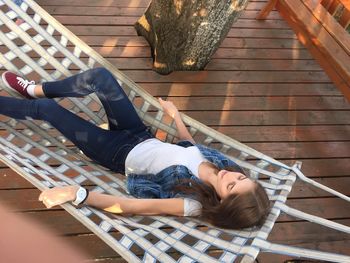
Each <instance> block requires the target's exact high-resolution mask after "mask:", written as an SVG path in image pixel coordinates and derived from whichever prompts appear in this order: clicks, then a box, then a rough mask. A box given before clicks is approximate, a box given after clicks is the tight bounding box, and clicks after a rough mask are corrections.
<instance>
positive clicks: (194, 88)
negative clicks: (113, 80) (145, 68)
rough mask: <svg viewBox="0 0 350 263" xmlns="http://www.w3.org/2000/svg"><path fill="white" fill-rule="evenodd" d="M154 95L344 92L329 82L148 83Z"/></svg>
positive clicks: (304, 94) (255, 94)
mask: <svg viewBox="0 0 350 263" xmlns="http://www.w3.org/2000/svg"><path fill="white" fill-rule="evenodd" d="M139 84H140V85H141V87H142V88H144V89H145V90H146V91H148V92H149V93H151V94H152V95H153V96H156V97H159V96H170V97H176V96H180V97H187V96H213V97H215V96H342V95H341V93H340V92H339V91H338V89H336V88H335V87H334V85H333V84H330V83H308V84H307V85H305V84H303V83H215V84H208V83H186V82H182V83H145V82H139Z"/></svg>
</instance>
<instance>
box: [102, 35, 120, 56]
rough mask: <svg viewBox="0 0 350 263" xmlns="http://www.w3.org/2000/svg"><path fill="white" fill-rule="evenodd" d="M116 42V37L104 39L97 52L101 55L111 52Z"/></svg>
mask: <svg viewBox="0 0 350 263" xmlns="http://www.w3.org/2000/svg"><path fill="white" fill-rule="evenodd" d="M117 43H118V39H117V38H114V39H111V38H110V39H106V40H105V41H104V43H103V45H102V47H101V48H100V50H99V52H100V53H101V54H103V55H109V54H111V53H112V52H113V49H114V48H115V47H116V45H117Z"/></svg>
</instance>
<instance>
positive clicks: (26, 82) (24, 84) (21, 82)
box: [16, 77, 35, 89]
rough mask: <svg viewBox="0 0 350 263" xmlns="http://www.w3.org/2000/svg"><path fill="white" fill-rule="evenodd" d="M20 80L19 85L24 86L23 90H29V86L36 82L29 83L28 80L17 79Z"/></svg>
mask: <svg viewBox="0 0 350 263" xmlns="http://www.w3.org/2000/svg"><path fill="white" fill-rule="evenodd" d="M16 79H17V80H18V85H20V86H22V87H23V89H25V88H27V87H28V85H31V84H35V81H34V80H31V81H28V80H27V79H23V78H21V77H17V78H16Z"/></svg>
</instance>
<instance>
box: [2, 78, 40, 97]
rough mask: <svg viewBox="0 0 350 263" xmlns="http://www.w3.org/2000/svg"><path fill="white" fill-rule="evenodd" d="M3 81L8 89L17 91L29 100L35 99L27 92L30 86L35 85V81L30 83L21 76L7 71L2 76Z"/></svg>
mask: <svg viewBox="0 0 350 263" xmlns="http://www.w3.org/2000/svg"><path fill="white" fill-rule="evenodd" d="M1 77H2V81H3V82H4V84H5V85H6V87H8V88H11V89H13V90H15V91H17V92H18V93H19V94H21V95H22V96H24V97H26V98H28V99H34V98H33V97H32V96H30V95H29V94H28V92H27V88H28V86H29V85H33V84H35V81H34V80H32V81H29V80H27V79H24V78H22V77H21V76H19V75H17V74H15V73H13V72H10V71H5V72H4V73H3V74H2V75H1Z"/></svg>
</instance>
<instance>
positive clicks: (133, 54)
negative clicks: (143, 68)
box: [0, 47, 312, 60]
mask: <svg viewBox="0 0 350 263" xmlns="http://www.w3.org/2000/svg"><path fill="white" fill-rule="evenodd" d="M93 48H94V49H95V50H96V51H97V52H99V53H100V54H101V55H102V56H104V57H106V58H123V57H124V58H151V50H150V48H149V47H101V48H100V47H93ZM8 51H9V50H8V49H7V48H4V47H0V52H1V53H7V52H8ZM27 55H29V56H30V57H32V58H35V59H37V58H38V57H39V55H38V54H37V53H36V52H34V51H30V52H28V53H27ZM55 57H56V58H58V59H59V58H63V55H62V54H60V53H57V54H56V55H55ZM85 57H87V55H86V54H82V55H81V58H85ZM212 59H264V60H266V59H277V60H281V59H287V60H291V59H296V60H297V59H302V60H305V59H306V60H310V59H312V58H311V56H310V55H309V53H308V51H307V50H303V49H296V50H293V49H285V48H281V49H251V48H219V49H218V50H217V51H216V52H215V53H214V55H213V56H212Z"/></svg>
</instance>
